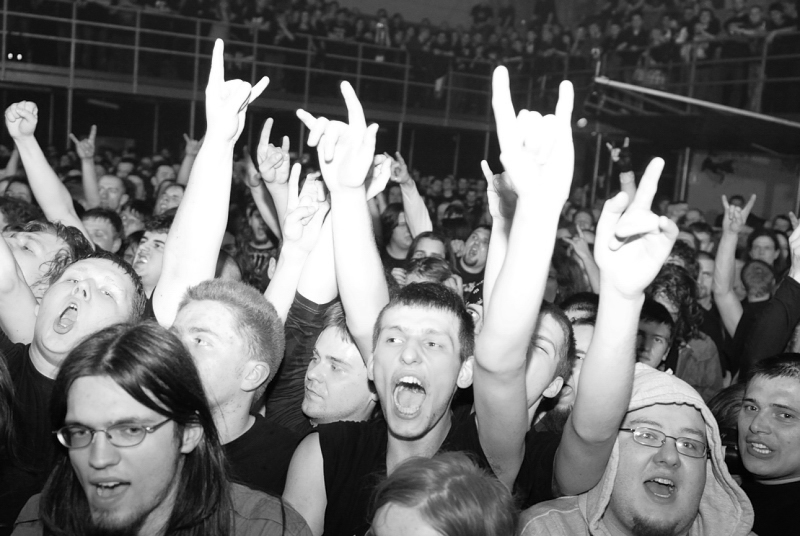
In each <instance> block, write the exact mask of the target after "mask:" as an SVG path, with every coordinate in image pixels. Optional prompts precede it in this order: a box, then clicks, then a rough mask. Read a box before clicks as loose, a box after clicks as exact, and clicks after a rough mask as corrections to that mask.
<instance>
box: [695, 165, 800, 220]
mask: <svg viewBox="0 0 800 536" xmlns="http://www.w3.org/2000/svg"><path fill="white" fill-rule="evenodd" d="M707 156H708V154H707V153H705V152H700V151H698V152H696V153H695V154H694V155H693V157H692V163H691V168H690V172H689V193H688V200H687V201H688V202H689V206H691V207H696V208H699V209H700V210H702V211H703V212H704V213H705V215H706V221H708V222H710V223H713V221H714V219H715V218H716V217H717V215H719V214H721V213H722V201H721V200H720V198H721V196H722V195H723V194H725V195H727V196H729V197H730V196H732V195H735V194H739V195H742V196H744V198H745V199H747V198H749V196H750V194H756V195H757V196H758V198H757V199H756V204H755V206H754V208H753V214H756V215H758V216H761V217H762V218H771V217H773V216H775V215H776V214H785V213H786V212H789V211H790V210H795V207H794V204H795V198H796V196H797V184H798V171H799V170H798V161H797V160H796V159H791V158H779V157H774V156H766V155H754V154H743V153H717V154H715V155H714V156H712V157H711V158H712V159H713V160H714V161H715V162H720V161H725V160H733V168H734V173H726V174H725V177H724V179H722V181H721V182H720V176H718V175H715V174H713V173H710V172H709V171H703V170H702V165H703V161H704V160H705V159H706V157H707Z"/></svg>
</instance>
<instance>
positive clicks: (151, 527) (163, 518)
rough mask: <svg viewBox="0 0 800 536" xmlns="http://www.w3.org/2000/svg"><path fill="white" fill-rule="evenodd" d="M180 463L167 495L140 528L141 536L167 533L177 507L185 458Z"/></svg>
mask: <svg viewBox="0 0 800 536" xmlns="http://www.w3.org/2000/svg"><path fill="white" fill-rule="evenodd" d="M178 464H179V467H178V470H177V471H176V472H175V475H174V476H173V480H172V484H171V485H170V489H169V492H167V496H166V497H164V499H163V500H162V501H161V502H160V503H159V505H158V506H156V508H155V510H153V511H152V512H150V514H148V516H147V518H146V519H145V520H144V523H143V524H142V527H141V528H140V529H139V536H151V535H155V536H164V535H165V534H166V532H167V525H168V524H169V518H170V516H171V515H172V510H173V508H174V507H175V497H176V496H177V494H178V482H179V481H180V474H181V472H182V471H183V460H181V461H180V462H178Z"/></svg>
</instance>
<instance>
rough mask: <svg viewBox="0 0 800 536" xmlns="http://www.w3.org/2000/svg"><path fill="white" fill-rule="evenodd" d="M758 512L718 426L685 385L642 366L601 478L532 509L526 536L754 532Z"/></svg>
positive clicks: (524, 526) (526, 517) (523, 526)
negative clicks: (732, 468) (737, 478)
mask: <svg viewBox="0 0 800 536" xmlns="http://www.w3.org/2000/svg"><path fill="white" fill-rule="evenodd" d="M753 517H754V516H753V507H752V506H751V505H750V501H749V500H748V499H747V496H746V495H745V494H744V492H743V491H742V490H741V489H740V488H739V487H738V486H737V485H736V483H735V482H734V480H733V479H732V478H731V476H730V474H729V473H728V469H727V468H726V466H725V457H724V451H723V448H722V443H721V441H720V437H719V429H718V427H717V423H716V421H715V420H714V417H713V415H712V414H711V411H710V410H709V409H708V407H707V406H706V405H705V403H704V402H703V399H702V397H700V395H699V394H698V393H697V392H696V391H695V390H694V389H692V388H691V387H690V386H689V385H688V384H687V383H685V382H684V381H682V380H680V379H678V378H676V377H674V376H672V375H669V374H666V373H663V372H660V371H657V370H655V369H653V368H650V367H647V366H645V365H641V364H637V365H636V372H635V376H634V383H633V393H632V395H631V402H630V404H629V406H628V413H627V414H626V415H625V419H624V420H623V421H622V423H621V426H620V430H619V436H618V438H617V444H616V446H615V448H614V451H613V453H612V455H611V458H610V459H609V461H608V466H607V467H606V471H605V474H604V476H603V480H601V482H600V483H599V484H597V486H595V487H594V488H593V489H591V490H590V491H588V492H586V493H582V494H580V495H578V496H574V497H562V498H560V499H556V500H554V501H548V502H544V503H541V504H538V505H536V506H534V507H533V508H531V509H529V510H527V511H526V512H525V513H524V514H523V519H522V522H521V524H520V526H521V529H522V530H521V532H522V534H523V536H525V535H533V534H551V535H558V534H564V535H570V536H571V535H581V534H585V535H589V534H603V535H633V536H640V535H648V536H686V535H689V534H691V535H692V536H702V535H705V534H724V535H726V536H728V535H730V536H734V535H736V536H745V535H747V534H751V528H752V526H753Z"/></svg>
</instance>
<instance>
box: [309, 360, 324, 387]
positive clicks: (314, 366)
mask: <svg viewBox="0 0 800 536" xmlns="http://www.w3.org/2000/svg"><path fill="white" fill-rule="evenodd" d="M320 365H321V361H320V360H316V361H311V362H309V363H308V369H306V379H307V380H309V381H312V382H319V381H320V379H321V376H322V374H321V371H320Z"/></svg>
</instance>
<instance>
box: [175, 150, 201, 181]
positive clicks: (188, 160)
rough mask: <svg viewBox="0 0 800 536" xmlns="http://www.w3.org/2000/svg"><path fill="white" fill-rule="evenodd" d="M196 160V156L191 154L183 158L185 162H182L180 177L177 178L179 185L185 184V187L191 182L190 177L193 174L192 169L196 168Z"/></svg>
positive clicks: (179, 171)
mask: <svg viewBox="0 0 800 536" xmlns="http://www.w3.org/2000/svg"><path fill="white" fill-rule="evenodd" d="M196 158H197V157H196V156H194V155H190V154H187V155H186V156H184V157H183V160H181V167H180V169H179V170H178V177H177V178H176V182H177V183H178V184H183V185H184V186H185V185H186V183H188V182H189V177H190V176H191V174H192V167H194V163H195V160H196Z"/></svg>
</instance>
